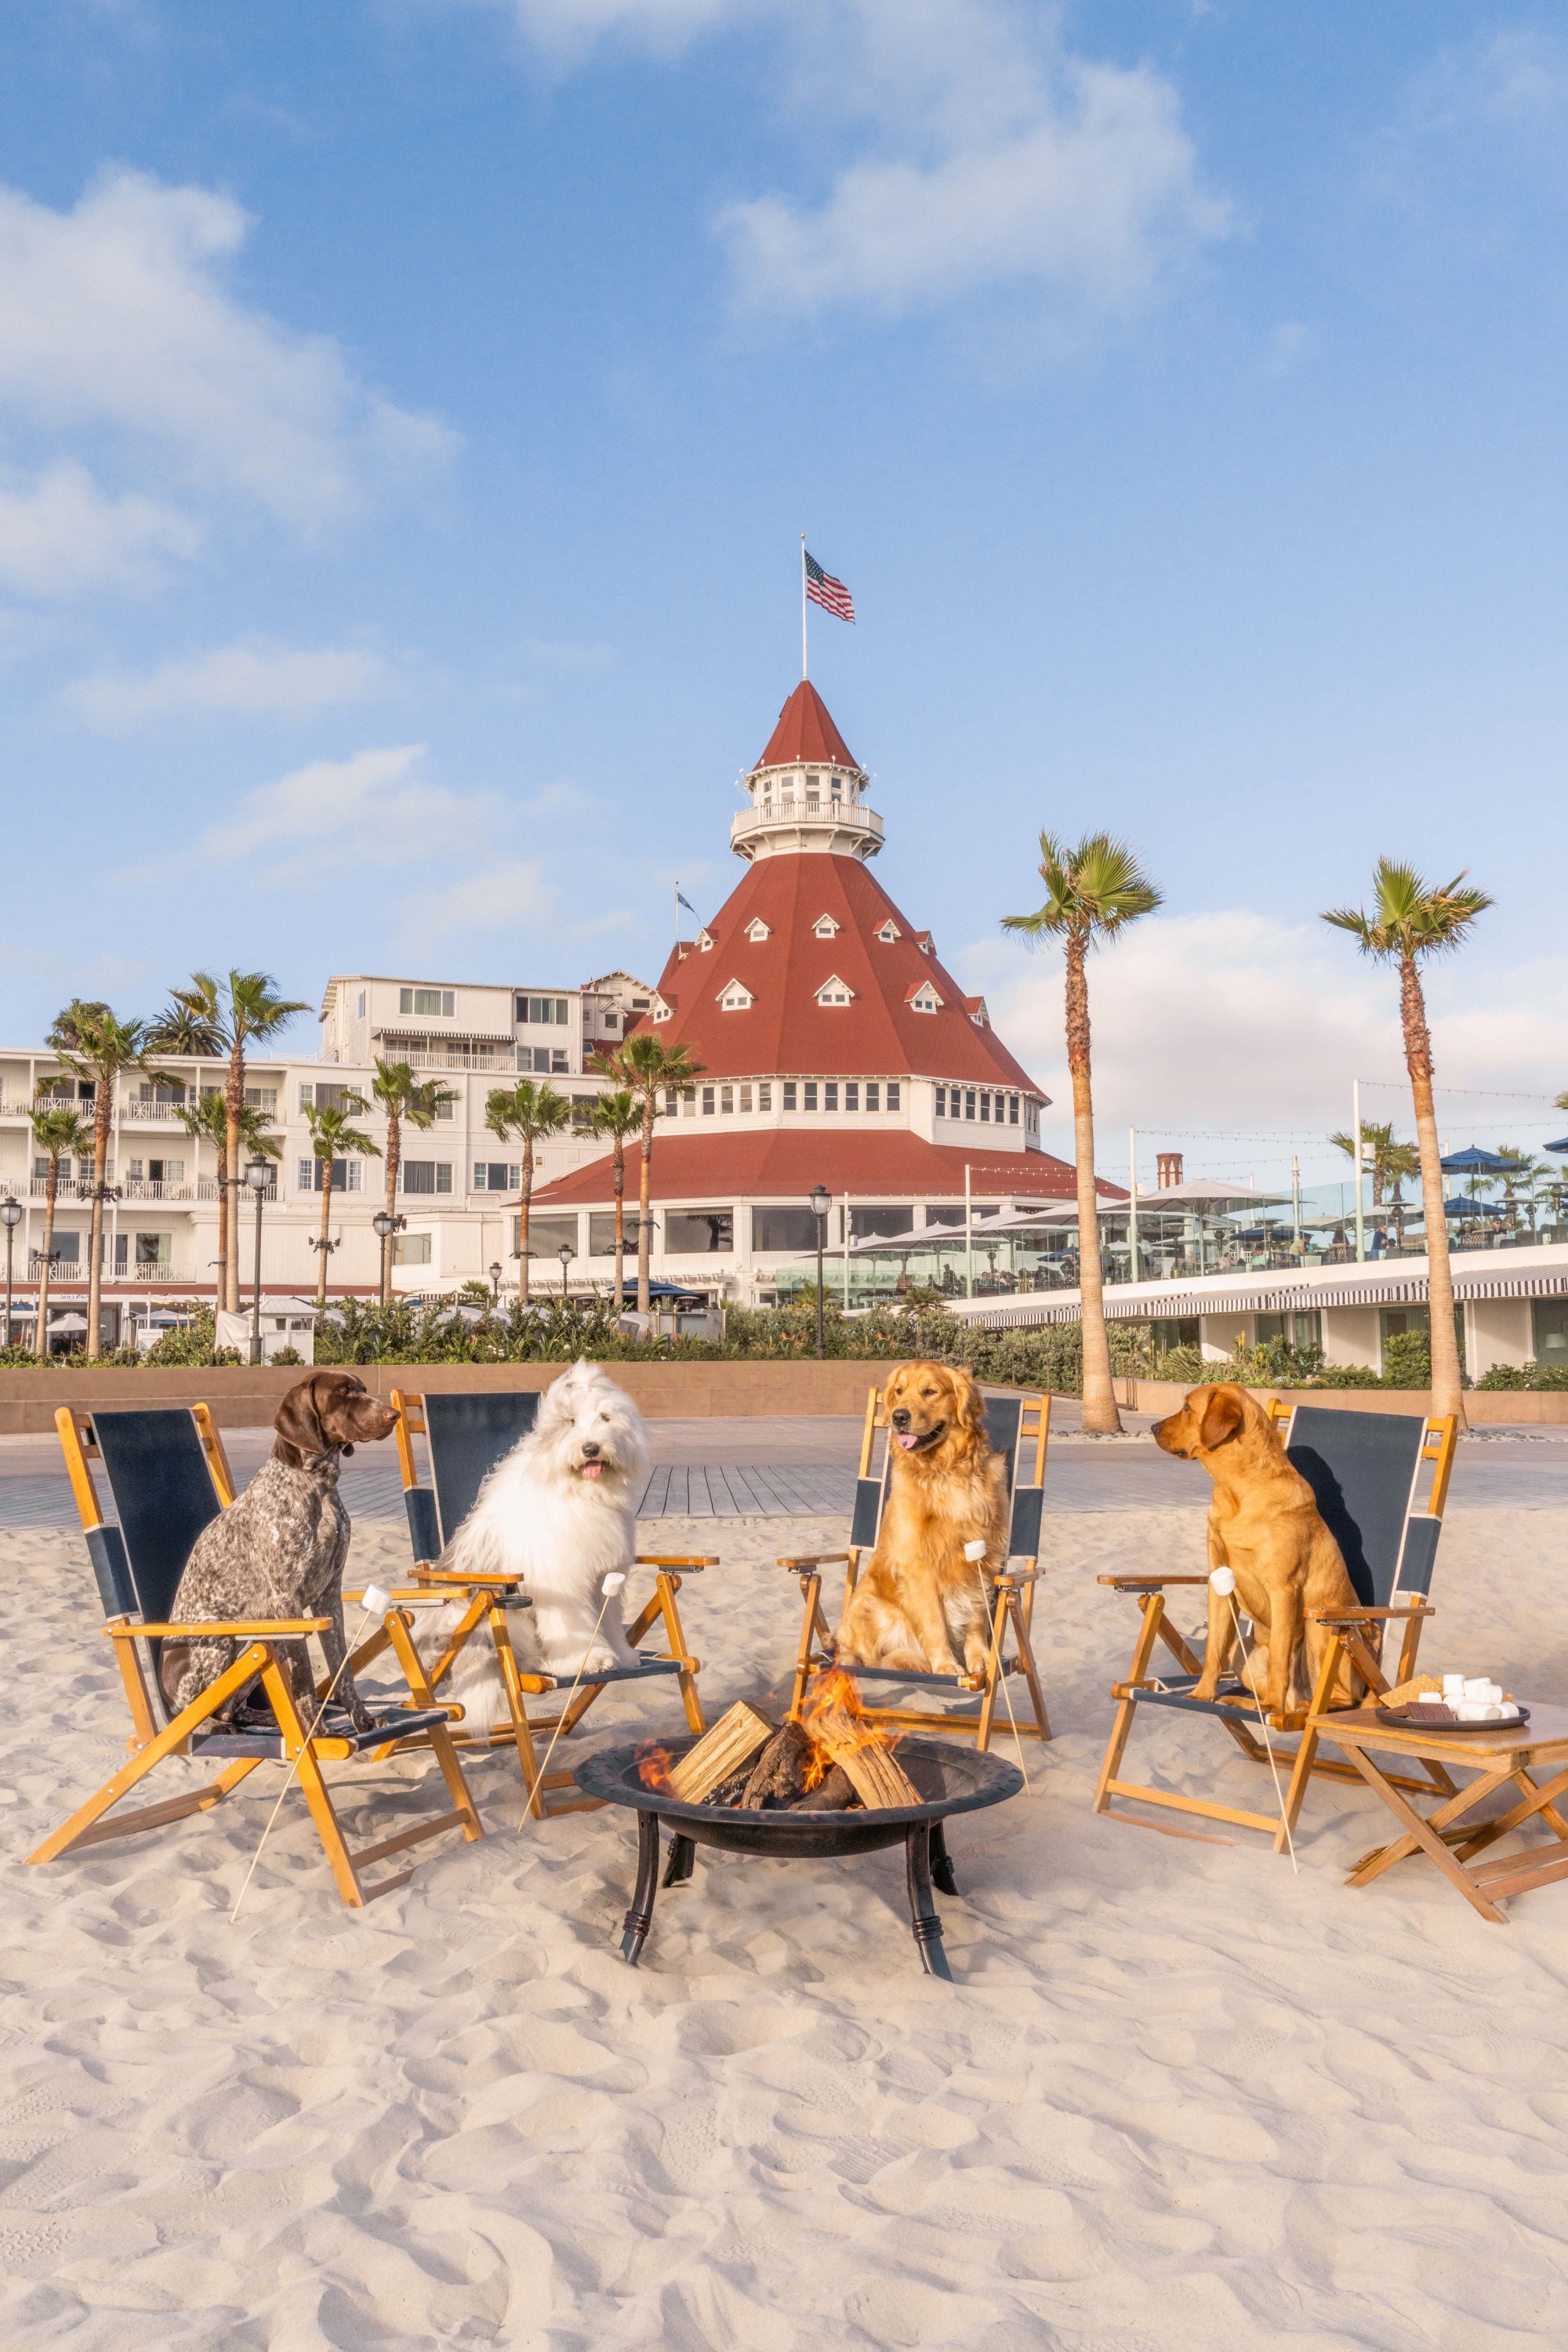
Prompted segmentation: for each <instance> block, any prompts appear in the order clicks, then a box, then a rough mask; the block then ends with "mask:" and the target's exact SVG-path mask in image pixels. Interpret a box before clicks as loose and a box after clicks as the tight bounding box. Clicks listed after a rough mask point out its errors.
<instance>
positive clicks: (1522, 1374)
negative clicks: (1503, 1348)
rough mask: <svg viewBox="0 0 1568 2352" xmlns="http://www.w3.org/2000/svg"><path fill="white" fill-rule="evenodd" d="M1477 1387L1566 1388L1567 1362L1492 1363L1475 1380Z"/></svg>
mask: <svg viewBox="0 0 1568 2352" xmlns="http://www.w3.org/2000/svg"><path fill="white" fill-rule="evenodd" d="M1476 1386H1477V1388H1479V1389H1568V1364H1538V1363H1537V1362H1536V1361H1535V1360H1534V1359H1533V1357H1532V1358H1531V1361H1530V1362H1529V1363H1528V1364H1494V1365H1493V1366H1492V1368H1491V1370H1490V1371H1489V1372H1483V1373H1482V1374H1481V1376H1480V1379H1479V1381H1477V1382H1476Z"/></svg>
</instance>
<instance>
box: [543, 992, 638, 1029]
mask: <svg viewBox="0 0 1568 2352" xmlns="http://www.w3.org/2000/svg"><path fill="white" fill-rule="evenodd" d="M646 1003H647V1000H646V998H645V999H644V1004H645V1008H646ZM570 1011H571V1006H570V1004H569V1003H568V1000H567V999H566V998H565V997H564V996H520V997H519V998H518V1000H517V1017H518V1020H519V1021H520V1022H521V1023H522V1024H524V1025H525V1026H526V1027H528V1028H530V1029H534V1028H545V1029H547V1028H549V1027H550V1026H551V1024H552V1023H559V1024H560V1025H561V1026H562V1027H563V1028H564V1027H565V1025H566V1021H567V1016H568V1014H569V1013H570Z"/></svg>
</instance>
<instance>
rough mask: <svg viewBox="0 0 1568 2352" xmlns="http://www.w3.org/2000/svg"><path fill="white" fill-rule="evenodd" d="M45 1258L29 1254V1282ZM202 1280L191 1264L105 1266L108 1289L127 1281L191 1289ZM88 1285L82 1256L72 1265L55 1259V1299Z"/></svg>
mask: <svg viewBox="0 0 1568 2352" xmlns="http://www.w3.org/2000/svg"><path fill="white" fill-rule="evenodd" d="M43 1265H44V1262H43V1259H42V1258H41V1257H40V1256H39V1255H38V1254H37V1251H36V1250H29V1252H28V1253H27V1280H28V1281H29V1282H37V1280H38V1277H39V1276H40V1275H41V1274H42V1272H43ZM200 1279H201V1277H200V1276H198V1275H197V1273H196V1270H195V1267H194V1266H189V1265H113V1266H110V1265H106V1266H105V1267H104V1269H103V1286H104V1288H105V1289H106V1290H109V1289H111V1288H112V1287H113V1286H114V1285H115V1284H117V1283H127V1282H132V1283H135V1284H137V1285H138V1286H142V1285H146V1284H156V1285H157V1286H158V1287H159V1288H160V1289H175V1288H189V1287H190V1286H193V1285H195V1283H196V1282H197V1281H198V1280H200ZM206 1280H207V1282H208V1283H209V1284H210V1283H211V1280H212V1276H211V1275H210V1274H209V1275H208V1276H206ZM86 1288H87V1267H86V1265H84V1264H83V1263H82V1262H81V1261H80V1260H79V1259H78V1258H72V1259H71V1260H70V1261H69V1263H67V1262H66V1261H65V1260H64V1259H62V1258H57V1259H56V1260H55V1262H54V1265H52V1266H51V1267H50V1269H49V1296H50V1297H51V1298H52V1297H54V1296H55V1294H56V1292H57V1291H59V1290H62V1289H68V1290H85V1289H86Z"/></svg>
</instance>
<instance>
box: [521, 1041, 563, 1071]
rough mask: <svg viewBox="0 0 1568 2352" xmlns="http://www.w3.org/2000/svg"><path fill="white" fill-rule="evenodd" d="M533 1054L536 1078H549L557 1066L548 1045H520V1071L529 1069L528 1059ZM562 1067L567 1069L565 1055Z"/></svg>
mask: <svg viewBox="0 0 1568 2352" xmlns="http://www.w3.org/2000/svg"><path fill="white" fill-rule="evenodd" d="M530 1054H532V1055H533V1072H534V1076H536V1077H545V1078H547V1077H548V1076H550V1073H551V1071H552V1069H553V1068H554V1066H555V1063H554V1059H553V1056H552V1053H551V1049H550V1047H549V1046H548V1045H533V1046H528V1045H520V1046H519V1047H518V1049H517V1066H518V1068H519V1069H520V1070H526V1069H527V1067H528V1057H529V1055H530ZM561 1067H562V1068H563V1069H564V1068H565V1067H566V1056H565V1055H564V1054H563V1055H562V1056H561Z"/></svg>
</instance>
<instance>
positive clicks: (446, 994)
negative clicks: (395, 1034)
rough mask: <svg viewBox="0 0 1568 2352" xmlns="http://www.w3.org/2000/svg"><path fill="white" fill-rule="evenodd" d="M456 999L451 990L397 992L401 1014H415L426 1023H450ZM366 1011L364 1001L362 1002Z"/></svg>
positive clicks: (405, 990)
mask: <svg viewBox="0 0 1568 2352" xmlns="http://www.w3.org/2000/svg"><path fill="white" fill-rule="evenodd" d="M456 1003H457V1000H456V997H455V996H454V994H453V992H452V991H451V989H449V988H400V989H399V990H398V992H397V1009H398V1011H399V1013H417V1014H418V1015H419V1016H420V1017H421V1018H422V1019H423V1020H426V1021H450V1019H451V1018H452V1013H453V1011H454V1008H455V1006H456ZM360 1010H361V1012H363V1010H364V1000H363V997H362V998H361V1000H360Z"/></svg>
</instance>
